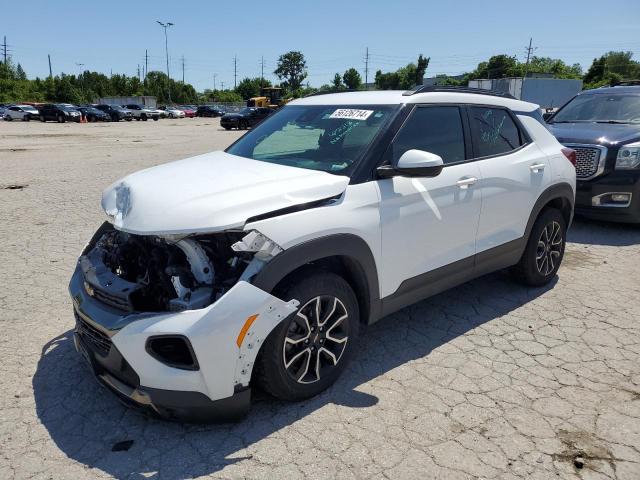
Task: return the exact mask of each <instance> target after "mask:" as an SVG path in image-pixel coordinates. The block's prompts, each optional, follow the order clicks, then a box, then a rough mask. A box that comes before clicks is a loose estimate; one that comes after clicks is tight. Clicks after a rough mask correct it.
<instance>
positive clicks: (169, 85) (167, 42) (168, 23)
mask: <svg viewBox="0 0 640 480" xmlns="http://www.w3.org/2000/svg"><path fill="white" fill-rule="evenodd" d="M156 22H157V23H158V24H159V25H160V26H161V27H162V28H164V50H165V52H166V54H167V91H168V94H169V103H171V83H170V82H169V80H170V79H171V77H170V76H169V40H168V38H167V28H169V27H172V26H173V23H171V22H167V23H162V22H161V21H160V20H156Z"/></svg>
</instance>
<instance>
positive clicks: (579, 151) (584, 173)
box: [567, 145, 602, 179]
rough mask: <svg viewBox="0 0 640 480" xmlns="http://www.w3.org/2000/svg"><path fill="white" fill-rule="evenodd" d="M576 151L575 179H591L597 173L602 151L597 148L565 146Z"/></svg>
mask: <svg viewBox="0 0 640 480" xmlns="http://www.w3.org/2000/svg"><path fill="white" fill-rule="evenodd" d="M567 146H568V147H569V148H572V149H573V150H575V151H576V157H577V162H576V178H580V179H585V178H591V177H593V176H594V175H595V174H596V173H597V172H598V166H599V165H600V155H601V154H602V151H601V150H600V149H599V148H597V147H577V146H572V145H567Z"/></svg>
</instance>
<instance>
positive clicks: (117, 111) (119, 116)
mask: <svg viewBox="0 0 640 480" xmlns="http://www.w3.org/2000/svg"><path fill="white" fill-rule="evenodd" d="M96 108H97V109H98V110H102V111H103V112H105V113H106V114H107V115H109V116H110V117H111V121H112V122H119V121H120V120H126V121H127V122H130V121H131V120H133V115H132V113H131V110H128V109H126V108H122V107H121V106H119V105H108V104H106V103H103V104H101V105H96Z"/></svg>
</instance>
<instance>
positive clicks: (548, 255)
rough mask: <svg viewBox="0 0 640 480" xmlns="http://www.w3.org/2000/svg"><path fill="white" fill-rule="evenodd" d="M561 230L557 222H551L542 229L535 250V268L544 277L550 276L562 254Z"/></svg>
mask: <svg viewBox="0 0 640 480" xmlns="http://www.w3.org/2000/svg"><path fill="white" fill-rule="evenodd" d="M562 244H563V238H562V228H561V227H560V224H559V223H558V222H551V223H549V224H547V225H546V226H545V227H544V230H542V233H541V234H540V238H539V239H538V247H537V249H536V268H537V269H538V272H539V273H540V274H542V275H544V276H545V277H546V276H547V275H549V274H551V273H552V272H553V271H554V270H555V268H556V265H557V264H558V262H559V261H560V256H561V254H562Z"/></svg>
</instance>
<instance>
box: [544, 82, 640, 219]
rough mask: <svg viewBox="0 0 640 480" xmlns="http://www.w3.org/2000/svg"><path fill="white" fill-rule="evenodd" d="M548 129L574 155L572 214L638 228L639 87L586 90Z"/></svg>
mask: <svg viewBox="0 0 640 480" xmlns="http://www.w3.org/2000/svg"><path fill="white" fill-rule="evenodd" d="M547 123H548V127H549V130H550V131H551V133H553V134H554V135H555V136H556V138H557V139H558V140H559V141H560V142H561V143H563V144H564V145H566V146H567V147H569V148H572V149H574V150H575V151H576V153H577V164H576V177H577V180H578V184H577V191H576V213H577V214H580V215H583V216H585V217H590V218H594V219H598V220H608V221H616V222H627V223H640V85H633V86H624V85H620V86H614V87H606V88H597V89H594V90H585V91H584V92H581V93H579V94H578V95H576V96H575V97H573V99H571V100H570V101H569V102H568V103H567V104H565V105H564V106H563V107H562V108H561V109H560V110H558V111H557V112H556V113H555V114H554V115H552V116H551V117H550V118H548V120H547Z"/></svg>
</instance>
